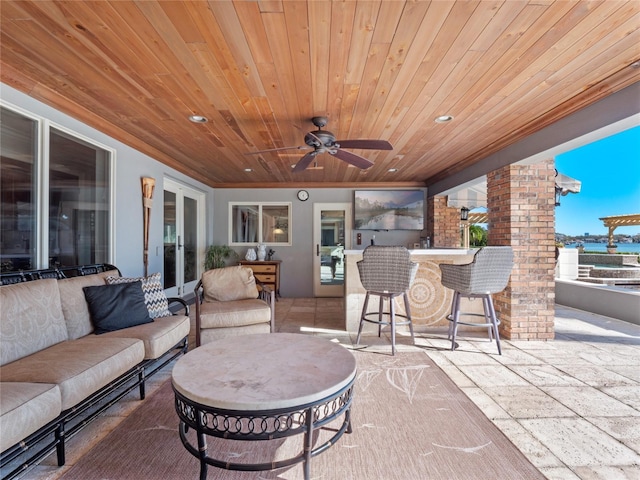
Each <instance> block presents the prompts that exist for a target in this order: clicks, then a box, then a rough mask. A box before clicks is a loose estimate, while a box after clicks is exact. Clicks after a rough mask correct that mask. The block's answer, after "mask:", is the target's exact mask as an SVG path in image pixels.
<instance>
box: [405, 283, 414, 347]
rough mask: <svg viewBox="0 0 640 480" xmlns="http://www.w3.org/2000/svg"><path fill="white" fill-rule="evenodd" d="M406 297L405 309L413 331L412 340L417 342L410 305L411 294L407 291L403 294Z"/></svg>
mask: <svg viewBox="0 0 640 480" xmlns="http://www.w3.org/2000/svg"><path fill="white" fill-rule="evenodd" d="M402 296H403V297H404V311H405V313H406V315H407V321H408V322H409V331H410V332H411V340H412V341H413V344H414V345H415V344H416V337H415V336H414V334H413V321H412V320H411V308H410V307H409V296H408V295H407V292H404V294H403V295H402Z"/></svg>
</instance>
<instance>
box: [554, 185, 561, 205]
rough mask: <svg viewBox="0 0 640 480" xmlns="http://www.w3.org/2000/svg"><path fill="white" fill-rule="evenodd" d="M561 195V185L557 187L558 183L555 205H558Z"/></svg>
mask: <svg viewBox="0 0 640 480" xmlns="http://www.w3.org/2000/svg"><path fill="white" fill-rule="evenodd" d="M561 196H562V187H559V186H558V185H556V194H555V197H556V207H559V206H560V197H561Z"/></svg>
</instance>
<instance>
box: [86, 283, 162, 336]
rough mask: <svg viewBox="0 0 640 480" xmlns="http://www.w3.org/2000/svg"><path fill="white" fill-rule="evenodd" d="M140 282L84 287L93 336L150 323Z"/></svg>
mask: <svg viewBox="0 0 640 480" xmlns="http://www.w3.org/2000/svg"><path fill="white" fill-rule="evenodd" d="M141 283H142V282H133V283H123V284H120V285H101V286H96V287H83V290H84V295H85V297H86V299H87V303H88V305H89V312H90V313H91V320H92V321H93V323H94V328H95V333H96V334H101V333H105V332H112V331H114V330H120V329H123V328H127V327H133V326H135V325H142V324H143V323H150V322H153V319H152V318H151V317H149V311H148V310H147V306H146V305H145V303H144V293H143V292H142V285H141Z"/></svg>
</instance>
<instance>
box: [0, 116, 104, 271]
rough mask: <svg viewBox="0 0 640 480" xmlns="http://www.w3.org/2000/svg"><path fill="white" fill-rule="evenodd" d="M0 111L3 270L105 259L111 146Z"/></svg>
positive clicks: (96, 261) (93, 261)
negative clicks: (107, 146)
mask: <svg viewBox="0 0 640 480" xmlns="http://www.w3.org/2000/svg"><path fill="white" fill-rule="evenodd" d="M0 113H1V115H2V122H1V128H0V130H1V144H0V162H1V163H0V166H1V169H2V171H1V176H0V179H1V181H0V195H1V200H2V201H1V204H0V205H1V207H0V208H1V215H2V230H1V242H2V243H1V255H2V271H3V272H5V271H6V272H10V271H18V270H30V269H35V268H55V267H64V266H73V265H83V264H90V263H103V262H109V260H110V253H111V248H110V245H111V241H110V239H111V228H110V227H111V207H110V204H111V178H110V168H111V159H112V156H113V152H112V151H111V150H108V149H106V148H102V147H99V146H97V145H94V144H93V143H91V142H90V141H88V140H85V139H81V138H79V137H78V136H76V135H73V134H71V133H68V132H65V131H63V130H61V129H59V128H54V127H51V126H50V125H49V122H47V121H46V120H45V119H39V120H34V119H30V118H28V117H27V116H26V115H22V114H20V113H17V112H14V111H12V110H10V109H8V108H4V107H2V108H1V109H0ZM41 131H44V132H43V133H44V135H41V134H40V132H41ZM41 138H42V139H43V140H40V139H41ZM40 141H42V142H43V143H44V142H47V144H48V148H42V146H41V145H40V143H39V142H40ZM42 152H44V154H43V153H42Z"/></svg>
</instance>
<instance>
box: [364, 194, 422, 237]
mask: <svg viewBox="0 0 640 480" xmlns="http://www.w3.org/2000/svg"><path fill="white" fill-rule="evenodd" d="M353 218H354V228H355V229H356V230H422V229H424V192H423V191H422V190H356V191H355V193H354V202H353Z"/></svg>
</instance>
